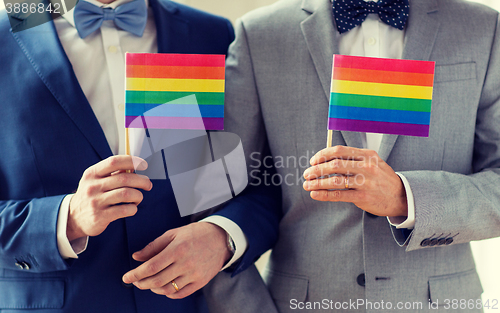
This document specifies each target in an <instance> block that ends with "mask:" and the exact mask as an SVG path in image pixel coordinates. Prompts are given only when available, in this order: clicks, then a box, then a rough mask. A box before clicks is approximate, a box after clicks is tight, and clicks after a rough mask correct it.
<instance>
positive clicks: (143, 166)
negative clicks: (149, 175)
mask: <svg viewBox="0 0 500 313" xmlns="http://www.w3.org/2000/svg"><path fill="white" fill-rule="evenodd" d="M147 168H148V164H147V163H146V161H143V162H141V163H139V164H137V166H136V170H138V171H144V170H145V169H147Z"/></svg>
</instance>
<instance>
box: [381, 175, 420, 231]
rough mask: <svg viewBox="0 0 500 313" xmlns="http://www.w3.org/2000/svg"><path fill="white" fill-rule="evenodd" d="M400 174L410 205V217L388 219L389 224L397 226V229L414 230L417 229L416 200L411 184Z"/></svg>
mask: <svg viewBox="0 0 500 313" xmlns="http://www.w3.org/2000/svg"><path fill="white" fill-rule="evenodd" d="M396 174H398V176H399V178H401V181H402V182H403V186H404V187H405V191H406V200H407V204H408V216H392V217H387V220H388V221H389V224H391V225H392V226H395V227H396V228H398V229H399V228H407V229H413V228H414V227H415V200H414V199H413V192H412V191H411V187H410V183H409V182H408V180H407V179H406V177H404V176H403V174H400V173H396Z"/></svg>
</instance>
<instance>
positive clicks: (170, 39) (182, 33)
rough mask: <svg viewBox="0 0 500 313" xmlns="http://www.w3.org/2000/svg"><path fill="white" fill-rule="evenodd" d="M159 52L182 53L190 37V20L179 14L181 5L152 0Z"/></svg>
mask: <svg viewBox="0 0 500 313" xmlns="http://www.w3.org/2000/svg"><path fill="white" fill-rule="evenodd" d="M151 7H152V8H153V12H154V16H155V23H156V30H157V42H158V52H159V53H182V52H184V50H185V46H186V42H185V40H183V39H184V38H189V22H188V21H186V20H184V19H182V18H181V17H180V16H178V15H177V12H178V11H179V7H178V6H177V5H176V4H175V3H174V2H171V1H162V0H151Z"/></svg>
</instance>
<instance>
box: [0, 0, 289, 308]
mask: <svg viewBox="0 0 500 313" xmlns="http://www.w3.org/2000/svg"><path fill="white" fill-rule="evenodd" d="M142 1H143V0H134V1H132V2H130V1H127V0H117V1H110V2H109V1H108V2H109V3H105V2H106V1H105V0H102V1H101V3H99V2H97V1H95V0H88V2H81V3H87V4H85V6H88V3H91V4H90V5H95V8H93V7H91V9H90V11H102V12H105V14H101V19H100V20H99V23H102V26H100V25H98V26H97V27H95V29H90V30H89V29H83V28H80V27H79V21H78V20H79V19H80V21H81V16H80V17H77V16H78V14H76V13H75V15H73V12H72V11H70V12H68V13H67V14H65V15H64V16H63V17H62V18H59V19H56V20H55V21H53V22H52V21H51V22H48V23H44V24H41V25H39V26H36V27H32V28H29V27H26V26H27V25H28V26H29V25H30V23H34V24H36V23H37V22H38V20H37V19H38V18H39V15H29V14H24V15H17V16H16V15H10V16H9V17H7V14H4V13H5V12H2V11H0V71H1V72H0V86H1V89H0V125H2V131H0V147H1V148H0V149H1V150H0V151H2V153H1V158H0V312H3V310H8V311H9V312H21V311H22V312H24V311H25V310H26V309H36V310H37V312H45V313H48V312H51V313H52V312H71V313H79V312H82V313H84V312H85V313H88V312H120V313H122V312H123V313H128V312H131V313H132V312H159V311H161V312H205V311H206V310H207V309H206V305H205V301H204V298H203V295H202V294H201V292H200V291H199V289H200V288H201V287H203V286H204V285H205V284H206V283H207V282H208V281H209V280H210V279H211V278H212V277H213V276H215V275H216V274H217V272H218V271H220V270H221V269H222V268H223V267H224V268H226V267H227V266H228V265H230V264H233V266H232V268H233V270H234V274H237V273H239V272H241V271H242V270H244V269H245V268H246V267H248V266H249V265H250V264H251V263H253V261H254V260H255V259H256V258H257V257H258V256H259V255H260V254H261V253H262V252H264V251H265V250H267V249H268V248H269V247H270V246H271V245H272V244H273V243H274V241H275V240H276V238H277V234H276V231H274V229H276V228H277V220H278V217H277V216H275V215H274V213H273V210H268V208H269V207H276V208H279V206H280V205H279V204H277V203H276V201H277V200H276V199H275V198H276V197H271V196H266V194H264V193H261V192H260V190H257V191H253V192H252V191H247V192H246V194H245V193H244V194H242V196H241V197H238V198H236V199H233V200H232V201H230V202H229V204H227V205H226V206H225V207H224V208H223V209H222V210H221V211H219V212H218V213H217V215H216V216H215V217H214V216H211V217H209V218H208V220H206V221H207V222H198V223H193V224H189V223H190V219H189V217H185V218H181V217H180V215H179V212H178V209H177V206H176V202H175V198H174V194H173V192H172V187H171V185H170V182H169V180H168V179H167V180H154V181H152V182H151V181H150V180H149V179H148V178H147V177H145V176H141V175H137V174H133V173H127V170H133V169H144V168H145V167H146V166H147V165H146V163H145V162H143V161H142V160H140V159H138V158H135V159H133V158H132V157H129V156H124V155H123V154H124V152H125V148H124V146H123V143H124V140H123V136H124V134H123V129H122V128H123V127H122V125H124V124H123V121H122V119H123V116H124V114H123V103H124V99H123V79H124V73H123V72H124V67H123V63H124V62H123V55H124V52H126V51H128V52H161V53H196V54H225V53H226V51H227V48H228V46H229V44H230V43H231V41H232V40H233V38H234V33H233V29H232V26H231V24H230V23H229V21H227V20H225V19H223V18H220V17H216V16H212V15H209V14H207V13H203V12H200V11H197V10H195V9H192V8H189V7H186V6H183V5H180V4H177V3H174V2H171V1H168V0H150V1H149V3H147V2H145V3H146V6H144V3H142ZM130 3H134V4H133V5H137V4H141V5H142V6H144V7H143V8H142V10H143V11H146V14H144V20H143V21H142V22H141V21H139V22H138V23H137V24H139V25H135V26H138V27H135V30H134V29H132V30H130V29H127V30H126V29H124V28H123V29H122V28H121V27H115V24H116V25H121V24H120V23H118V22H116V20H115V21H112V20H108V18H109V16H110V15H115V13H110V12H115V11H113V10H114V9H115V8H116V7H118V9H117V10H116V14H118V11H119V6H120V5H130ZM45 4H46V5H47V3H45ZM147 4H149V7H148V6H147ZM79 5H80V4H79ZM79 5H77V7H76V8H75V10H77V9H78V7H79ZM141 5H139V7H140V6H141ZM100 7H104V8H100ZM139 11H140V10H139ZM139 15H140V14H139ZM102 16H104V17H105V18H104V19H103V18H102ZM86 18H87V17H84V18H83V20H86ZM9 19H10V23H9ZM137 19H138V17H134V19H133V20H134V21H135V22H137V21H138V20H137ZM87 21H88V20H87ZM99 23H97V24H99ZM94 24H95V23H94ZM99 26H100V27H99ZM20 29H25V30H22V31H19V30H20ZM140 190H142V191H143V192H141V191H140ZM268 195H269V194H268ZM139 203H140V205H139ZM249 207H251V208H252V210H248V208H249ZM255 211H260V212H261V213H260V214H257V215H256V216H255V217H254V218H252V219H249V218H247V215H248V214H252V212H255ZM125 217H127V218H125ZM243 233H245V234H247V235H248V234H250V235H251V236H249V237H248V238H249V240H248V242H247V243H246V244H245V246H244V248H243V249H242V248H241V245H240V244H239V243H238V242H239V240H240V239H241V238H240V239H238V238H236V237H241V236H243V238H244V235H243ZM233 240H234V241H235V242H236V247H231V245H229V247H228V243H229V244H231V243H232V242H233ZM243 240H245V239H243ZM151 242H153V244H150V245H148V244H149V243H151ZM145 247H146V248H145ZM234 248H235V249H234ZM141 249H143V250H141ZM245 249H246V250H245ZM137 251H141V252H139V253H135V254H133V253H134V252H137ZM132 254H133V256H132ZM142 262H144V263H142ZM141 263H142V266H141ZM124 274H125V275H124ZM132 283H133V284H134V285H135V286H136V287H138V288H131V284H132ZM148 289H151V290H152V291H153V292H151V291H150V290H148ZM158 294H159V295H158ZM160 295H166V297H165V296H160ZM173 299H175V300H173ZM221 300H222V301H223V299H221Z"/></svg>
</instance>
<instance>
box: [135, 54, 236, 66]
mask: <svg viewBox="0 0 500 313" xmlns="http://www.w3.org/2000/svg"><path fill="white" fill-rule="evenodd" d="M225 60H226V56H225V55H221V54H170V53H127V54H126V64H127V65H150V66H206V67H224V64H225Z"/></svg>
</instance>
